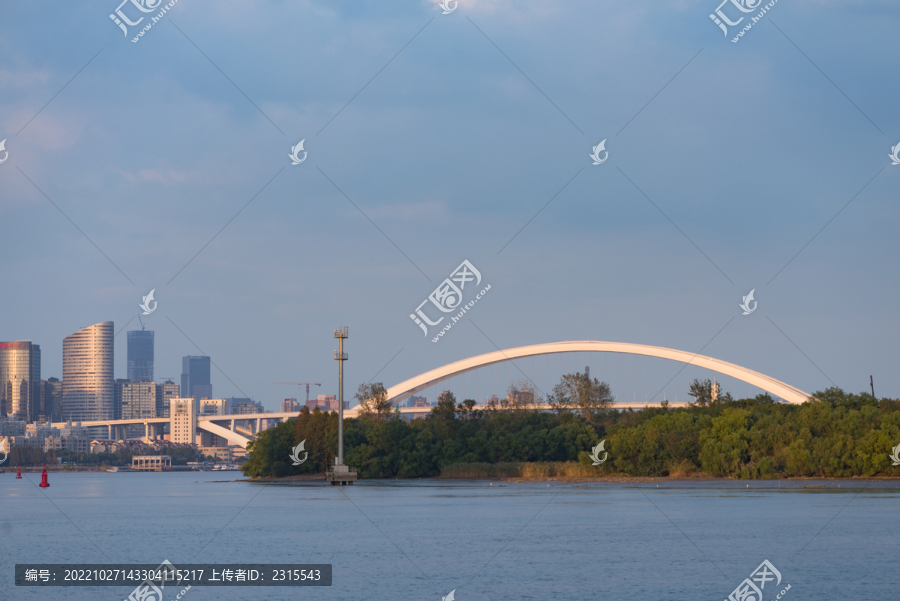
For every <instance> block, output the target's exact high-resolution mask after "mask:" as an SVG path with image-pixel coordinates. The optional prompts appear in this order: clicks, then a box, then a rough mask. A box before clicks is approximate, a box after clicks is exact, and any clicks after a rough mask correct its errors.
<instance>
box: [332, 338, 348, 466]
mask: <svg viewBox="0 0 900 601" xmlns="http://www.w3.org/2000/svg"><path fill="white" fill-rule="evenodd" d="M334 337H335V338H337V339H338V344H339V345H340V346H339V350H336V351H334V360H335V361H339V363H338V461H337V464H338V465H344V361H346V360H347V353H345V352H344V340H345V339H347V338H349V337H350V328H348V327H347V326H341V328H340V329H339V330H335V331H334Z"/></svg>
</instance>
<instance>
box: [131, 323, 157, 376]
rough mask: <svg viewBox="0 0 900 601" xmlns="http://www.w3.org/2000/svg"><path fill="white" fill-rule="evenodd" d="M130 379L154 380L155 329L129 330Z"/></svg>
mask: <svg viewBox="0 0 900 601" xmlns="http://www.w3.org/2000/svg"><path fill="white" fill-rule="evenodd" d="M128 379H129V380H132V381H133V382H152V381H153V331H152V330H133V331H131V332H128Z"/></svg>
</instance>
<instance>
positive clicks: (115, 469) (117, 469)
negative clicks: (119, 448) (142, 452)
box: [106, 466, 141, 473]
mask: <svg viewBox="0 0 900 601" xmlns="http://www.w3.org/2000/svg"><path fill="white" fill-rule="evenodd" d="M106 471H107V472H113V473H115V472H139V471H141V470H136V469H132V468H130V467H124V466H123V467H110V468H107V469H106Z"/></svg>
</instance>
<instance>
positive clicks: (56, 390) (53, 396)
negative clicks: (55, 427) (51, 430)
mask: <svg viewBox="0 0 900 601" xmlns="http://www.w3.org/2000/svg"><path fill="white" fill-rule="evenodd" d="M41 398H42V399H43V402H44V405H43V407H42V408H41V410H42V411H43V414H44V416H45V417H46V418H47V420H48V421H51V422H59V421H62V382H60V381H59V378H47V381H46V382H44V392H43V396H42V397H41Z"/></svg>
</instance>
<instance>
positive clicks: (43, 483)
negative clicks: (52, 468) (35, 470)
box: [38, 468, 50, 488]
mask: <svg viewBox="0 0 900 601" xmlns="http://www.w3.org/2000/svg"><path fill="white" fill-rule="evenodd" d="M38 486H40V487H41V488H46V487H48V486H50V483H49V482H47V468H44V471H43V473H42V474H41V483H40V484H38Z"/></svg>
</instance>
